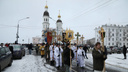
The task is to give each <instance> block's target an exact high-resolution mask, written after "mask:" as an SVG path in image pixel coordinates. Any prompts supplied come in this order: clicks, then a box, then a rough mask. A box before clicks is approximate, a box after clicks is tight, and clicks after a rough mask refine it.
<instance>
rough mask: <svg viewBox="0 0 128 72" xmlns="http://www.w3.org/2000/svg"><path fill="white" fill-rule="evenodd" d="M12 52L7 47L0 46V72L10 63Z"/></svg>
mask: <svg viewBox="0 0 128 72" xmlns="http://www.w3.org/2000/svg"><path fill="white" fill-rule="evenodd" d="M12 62H13V60H12V53H11V51H10V50H9V48H8V47H0V72H1V71H2V70H3V69H4V68H6V67H7V66H11V65H12Z"/></svg>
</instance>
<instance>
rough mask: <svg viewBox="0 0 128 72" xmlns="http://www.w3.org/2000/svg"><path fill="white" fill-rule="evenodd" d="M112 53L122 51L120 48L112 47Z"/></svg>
mask: <svg viewBox="0 0 128 72" xmlns="http://www.w3.org/2000/svg"><path fill="white" fill-rule="evenodd" d="M112 53H122V49H121V48H120V47H113V48H112Z"/></svg>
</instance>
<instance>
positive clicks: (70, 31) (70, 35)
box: [65, 29, 74, 40]
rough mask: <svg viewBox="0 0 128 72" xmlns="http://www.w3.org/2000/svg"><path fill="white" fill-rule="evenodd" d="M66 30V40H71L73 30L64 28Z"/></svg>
mask: <svg viewBox="0 0 128 72" xmlns="http://www.w3.org/2000/svg"><path fill="white" fill-rule="evenodd" d="M65 32H66V39H68V40H72V39H73V38H74V37H73V33H74V32H73V31H72V30H70V29H69V30H66V31H65Z"/></svg>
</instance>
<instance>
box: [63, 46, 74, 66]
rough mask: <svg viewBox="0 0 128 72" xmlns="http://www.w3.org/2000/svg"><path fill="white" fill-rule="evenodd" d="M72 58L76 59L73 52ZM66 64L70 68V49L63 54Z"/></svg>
mask: <svg viewBox="0 0 128 72" xmlns="http://www.w3.org/2000/svg"><path fill="white" fill-rule="evenodd" d="M71 56H72V58H74V53H73V51H72V50H71ZM63 58H64V64H66V65H68V66H70V49H69V48H66V49H65V50H64V52H63Z"/></svg>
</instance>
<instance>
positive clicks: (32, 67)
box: [3, 55, 53, 72]
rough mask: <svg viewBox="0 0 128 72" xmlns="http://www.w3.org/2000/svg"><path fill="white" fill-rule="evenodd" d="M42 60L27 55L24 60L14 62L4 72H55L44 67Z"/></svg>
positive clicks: (38, 57)
mask: <svg viewBox="0 0 128 72" xmlns="http://www.w3.org/2000/svg"><path fill="white" fill-rule="evenodd" d="M42 60H43V59H42V58H41V57H40V56H34V55H26V56H25V57H23V58H22V59H19V60H14V61H13V63H12V66H11V67H8V68H5V69H4V70H3V72H53V71H52V70H50V69H48V68H46V67H45V66H44V61H42ZM48 67H50V66H48Z"/></svg>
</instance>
